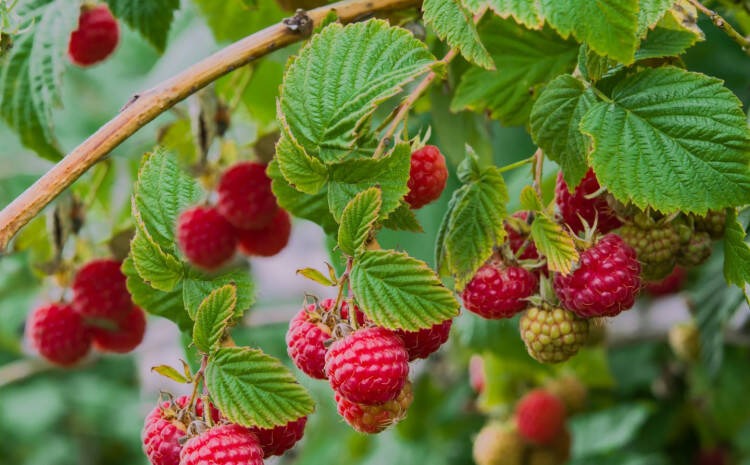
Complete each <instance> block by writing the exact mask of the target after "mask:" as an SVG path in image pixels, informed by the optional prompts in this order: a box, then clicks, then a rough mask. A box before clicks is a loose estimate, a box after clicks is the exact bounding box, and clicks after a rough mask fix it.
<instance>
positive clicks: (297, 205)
mask: <svg viewBox="0 0 750 465" xmlns="http://www.w3.org/2000/svg"><path fill="white" fill-rule="evenodd" d="M266 173H268V177H270V178H271V190H272V191H273V194H274V195H275V196H276V200H277V201H278V202H279V205H280V206H281V207H282V208H284V209H285V210H287V211H288V212H289V213H291V214H292V215H294V216H296V217H298V218H304V219H307V220H310V221H312V222H314V223H317V224H319V225H320V226H321V227H322V228H323V230H324V231H325V232H326V233H327V234H331V233H333V232H334V231H336V230H338V227H339V225H338V223H337V222H336V220H335V219H334V218H333V215H331V212H330V211H329V210H328V187H323V189H322V190H321V191H320V192H318V193H317V194H315V195H309V194H305V193H303V192H300V191H298V190H297V189H295V188H294V187H292V186H290V185H289V183H288V182H287V181H286V179H284V176H283V175H282V174H281V170H280V169H279V164H278V162H277V161H276V160H275V159H274V160H272V161H271V163H269V164H268V168H267V170H266Z"/></svg>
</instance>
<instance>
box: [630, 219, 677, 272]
mask: <svg viewBox="0 0 750 465" xmlns="http://www.w3.org/2000/svg"><path fill="white" fill-rule="evenodd" d="M643 226H647V222H646V221H643V220H641V221H638V222H636V221H632V222H631V221H629V222H627V223H625V225H624V226H623V227H622V228H620V235H621V236H622V238H623V239H624V240H625V242H627V243H628V244H630V245H631V246H632V247H633V248H634V249H635V252H636V254H637V255H638V261H640V262H641V265H642V267H641V276H642V277H643V279H645V280H647V281H658V280H660V279H663V278H665V277H666V276H667V275H669V273H671V272H672V270H673V269H674V266H675V263H676V262H677V252H678V251H679V250H680V244H681V241H680V234H679V233H678V232H677V230H676V229H675V228H674V226H673V225H672V224H671V223H665V224H654V225H653V226H652V227H646V228H644V227H643Z"/></svg>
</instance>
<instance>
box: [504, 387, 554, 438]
mask: <svg viewBox="0 0 750 465" xmlns="http://www.w3.org/2000/svg"><path fill="white" fill-rule="evenodd" d="M516 424H517V425H518V432H519V433H520V434H521V436H522V437H523V438H524V439H526V440H527V441H529V442H532V443H534V444H549V443H551V442H552V441H554V440H555V438H556V437H558V436H559V435H560V434H561V433H562V432H563V429H564V427H565V406H564V405H563V403H562V401H560V399H558V398H557V396H555V395H553V394H550V393H549V392H547V391H546V390H544V389H534V390H533V391H530V392H528V393H527V394H526V395H525V396H523V398H521V400H520V401H519V402H518V405H517V406H516Z"/></svg>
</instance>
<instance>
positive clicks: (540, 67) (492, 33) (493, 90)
mask: <svg viewBox="0 0 750 465" xmlns="http://www.w3.org/2000/svg"><path fill="white" fill-rule="evenodd" d="M479 31H480V37H481V39H482V42H483V43H484V44H485V46H486V47H487V50H489V52H490V55H492V58H493V59H494V61H495V66H496V67H497V71H487V70H484V69H481V68H471V69H470V70H469V71H467V72H466V73H465V74H464V75H463V77H462V78H461V83H460V84H459V85H458V87H457V88H456V95H455V97H454V98H453V102H451V109H452V110H454V111H459V110H463V109H465V108H468V109H471V110H474V111H477V112H479V111H489V112H490V115H491V116H492V117H493V118H497V119H499V120H500V121H501V122H502V123H503V124H505V125H508V126H515V125H522V124H525V123H526V120H527V119H528V117H529V113H530V112H531V106H532V105H533V103H534V98H535V95H536V90H537V87H538V86H539V85H540V84H544V83H545V82H547V81H549V80H550V79H552V78H554V77H555V76H557V75H558V74H562V73H568V72H571V71H573V68H574V67H575V64H576V58H577V55H578V44H576V43H575V41H573V40H563V39H562V38H560V36H558V35H557V34H556V33H555V32H554V31H552V30H551V29H550V28H549V27H545V28H544V29H542V30H539V31H531V30H528V29H525V28H524V27H523V26H519V25H518V24H516V22H515V21H513V20H512V19H507V20H502V19H500V18H498V17H492V18H490V19H489V20H484V21H482V23H481V24H480V26H479Z"/></svg>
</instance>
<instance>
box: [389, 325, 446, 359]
mask: <svg viewBox="0 0 750 465" xmlns="http://www.w3.org/2000/svg"><path fill="white" fill-rule="evenodd" d="M451 325H453V320H445V321H443V322H442V323H437V324H435V325H433V326H432V327H431V328H424V329H420V330H419V331H404V330H403V329H399V330H396V331H394V333H396V335H398V337H400V338H401V340H402V341H404V347H406V351H407V352H408V353H409V361H410V362H411V361H413V360H416V359H418V358H427V357H429V356H430V354H431V353H433V352H435V351H437V350H438V349H439V348H440V346H441V345H443V344H445V341H447V340H448V336H449V335H450V333H451Z"/></svg>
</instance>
